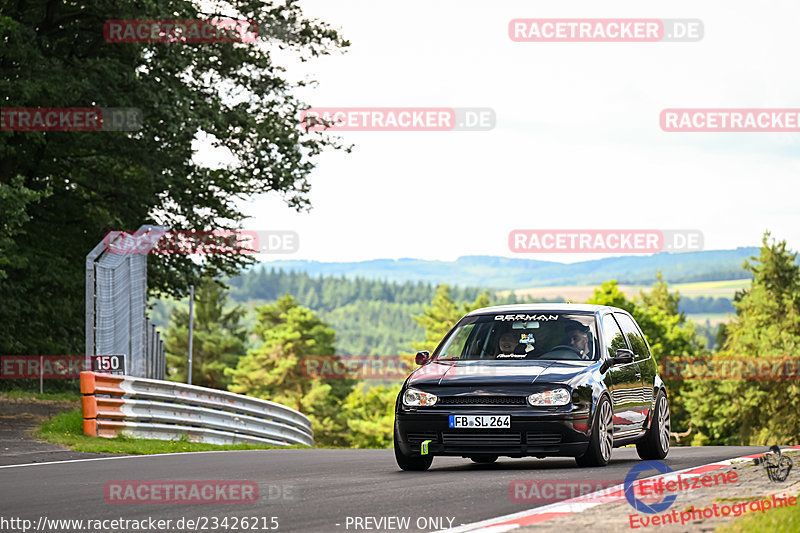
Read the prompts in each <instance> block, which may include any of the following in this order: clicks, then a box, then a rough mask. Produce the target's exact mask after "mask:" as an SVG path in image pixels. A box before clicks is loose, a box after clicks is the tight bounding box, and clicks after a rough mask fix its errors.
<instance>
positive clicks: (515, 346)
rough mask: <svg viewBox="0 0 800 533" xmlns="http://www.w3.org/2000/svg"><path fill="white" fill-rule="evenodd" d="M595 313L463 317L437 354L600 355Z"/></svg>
mask: <svg viewBox="0 0 800 533" xmlns="http://www.w3.org/2000/svg"><path fill="white" fill-rule="evenodd" d="M596 338H597V336H596V333H595V325H594V316H593V315H585V314H584V315H581V314H563V313H558V312H540V311H536V312H533V311H529V312H522V313H519V312H517V313H498V314H491V315H477V316H471V317H466V318H464V319H462V320H461V321H460V322H459V324H458V326H456V327H455V328H454V329H453V331H452V332H451V333H450V334H449V335H448V337H447V339H446V341H445V342H444V344H443V345H442V346H441V348H440V349H439V350H437V352H436V353H435V354H434V355H435V356H436V357H437V358H438V359H459V360H476V359H480V360H522V359H529V360H530V359H539V360H559V359H562V360H573V361H581V360H583V361H594V360H596V359H597V356H598V353H599V351H598V349H597V343H596V342H595V339H596Z"/></svg>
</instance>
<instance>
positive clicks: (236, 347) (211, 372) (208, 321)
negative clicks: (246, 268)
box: [164, 280, 246, 390]
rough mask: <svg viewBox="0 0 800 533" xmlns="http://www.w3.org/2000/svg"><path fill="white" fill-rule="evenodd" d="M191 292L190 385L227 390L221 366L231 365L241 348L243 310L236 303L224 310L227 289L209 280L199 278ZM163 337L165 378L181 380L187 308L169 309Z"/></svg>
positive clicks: (185, 358) (184, 372)
mask: <svg viewBox="0 0 800 533" xmlns="http://www.w3.org/2000/svg"><path fill="white" fill-rule="evenodd" d="M195 296H196V298H195V299H196V302H195V305H194V311H195V319H194V324H193V327H194V338H193V343H192V385H199V386H201V387H211V388H213V389H222V390H227V388H228V385H229V384H230V382H231V379H230V377H229V376H227V375H226V374H225V369H226V368H232V367H235V366H236V363H237V361H238V360H239V357H241V356H243V355H244V351H245V349H244V342H245V338H246V332H245V330H244V328H242V327H241V326H240V324H239V323H240V321H241V319H242V317H243V316H244V313H245V310H244V309H243V308H242V307H241V306H236V307H234V308H232V309H229V310H227V311H226V310H225V306H226V303H227V299H228V298H227V296H228V293H227V291H225V290H224V289H223V288H222V286H221V285H220V284H219V283H217V282H215V281H213V280H206V281H205V282H203V284H202V285H200V287H198V290H197V293H196V295H195ZM164 341H165V349H166V354H167V369H168V371H169V374H168V376H167V379H170V380H173V381H179V382H181V383H185V382H186V381H187V380H186V378H187V374H188V370H189V368H188V354H189V311H188V309H185V308H176V309H175V310H174V311H173V312H172V316H171V317H170V324H169V328H168V330H167V334H166V335H165V336H164Z"/></svg>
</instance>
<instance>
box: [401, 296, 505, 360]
mask: <svg viewBox="0 0 800 533" xmlns="http://www.w3.org/2000/svg"><path fill="white" fill-rule="evenodd" d="M489 305H490V301H489V291H483V292H482V293H481V294H479V295H478V297H477V298H476V299H475V301H474V302H472V303H471V304H470V303H467V302H463V303H461V305H460V306H459V305H458V304H456V303H455V302H454V301H453V298H452V296H451V295H450V286H449V285H445V284H444V283H442V284H440V285H439V288H438V289H437V291H436V296H434V297H433V300H432V301H431V305H430V306H426V307H425V311H424V312H423V313H422V314H421V315H416V316H414V317H413V318H414V321H415V322H416V323H417V324H419V325H420V326H421V327H422V328H423V329H424V330H425V342H419V343H414V345H413V347H414V349H415V350H430V351H432V350H433V348H435V347H436V346H438V345H439V342H441V340H442V339H443V338H444V336H445V335H447V333H448V332H449V331H450V330H451V329H453V326H455V324H456V322H458V321H459V319H461V317H462V316H464V315H465V314H467V313H469V312H470V311H474V310H475V309H480V308H482V307H488V306H489ZM459 307H460V308H459Z"/></svg>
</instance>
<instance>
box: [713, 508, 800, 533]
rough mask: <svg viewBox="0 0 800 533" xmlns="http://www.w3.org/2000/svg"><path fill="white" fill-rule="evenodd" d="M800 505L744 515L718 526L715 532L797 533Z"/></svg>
mask: <svg viewBox="0 0 800 533" xmlns="http://www.w3.org/2000/svg"><path fill="white" fill-rule="evenodd" d="M798 531H800V506H797V505H795V506H793V507H781V508H779V509H771V510H769V511H768V512H766V513H764V514H761V513H759V514H754V515H748V516H744V517H742V518H738V519H736V520H734V521H733V522H732V523H730V524H725V525H724V526H720V527H718V528H717V530H716V532H715V533H744V532H747V533H797V532H798Z"/></svg>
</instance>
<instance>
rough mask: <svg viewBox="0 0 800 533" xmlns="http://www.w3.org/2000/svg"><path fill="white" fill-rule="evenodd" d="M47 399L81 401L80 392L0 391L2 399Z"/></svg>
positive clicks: (53, 400)
mask: <svg viewBox="0 0 800 533" xmlns="http://www.w3.org/2000/svg"><path fill="white" fill-rule="evenodd" d="M3 399H7V400H45V401H51V402H79V401H81V395H80V393H79V392H44V393H38V392H33V391H26V390H7V391H0V400H3Z"/></svg>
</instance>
